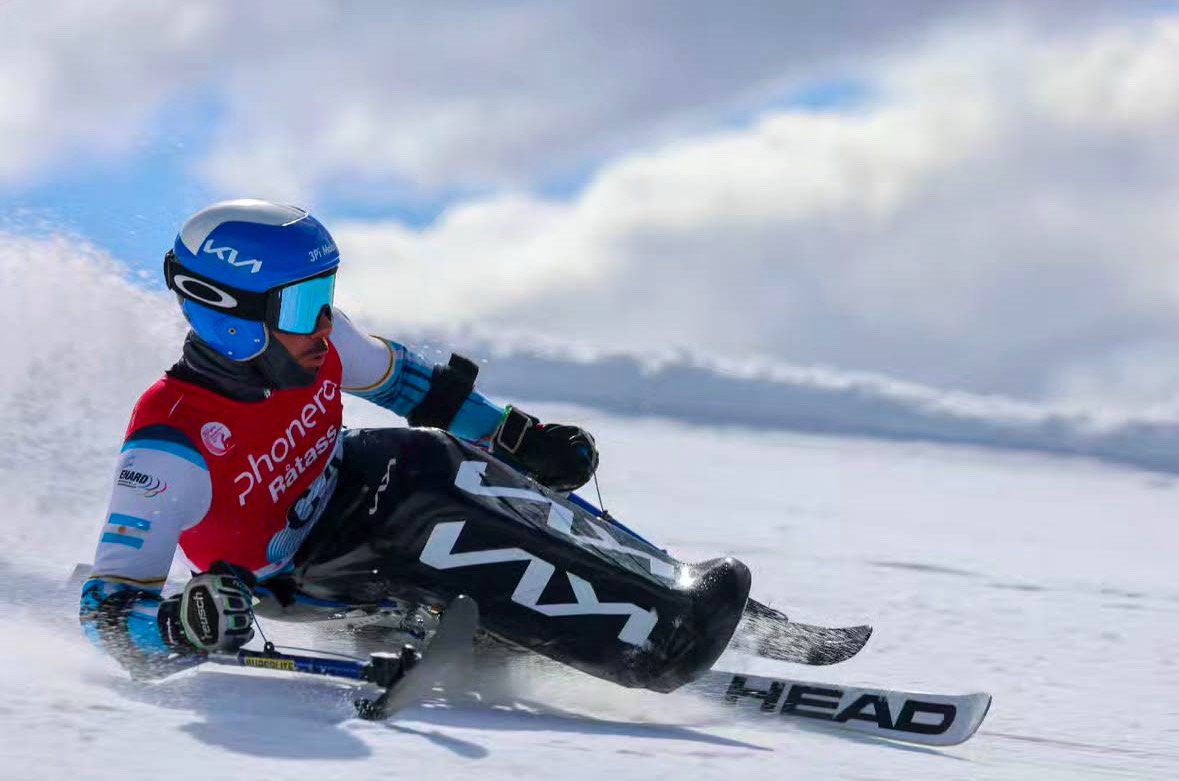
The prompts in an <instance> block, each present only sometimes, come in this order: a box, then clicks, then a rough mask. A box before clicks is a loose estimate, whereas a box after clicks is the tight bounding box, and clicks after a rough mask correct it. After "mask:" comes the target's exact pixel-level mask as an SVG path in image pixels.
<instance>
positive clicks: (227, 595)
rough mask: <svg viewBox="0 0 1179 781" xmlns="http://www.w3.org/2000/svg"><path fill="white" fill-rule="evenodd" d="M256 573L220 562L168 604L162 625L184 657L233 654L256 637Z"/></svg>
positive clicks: (163, 609)
mask: <svg viewBox="0 0 1179 781" xmlns="http://www.w3.org/2000/svg"><path fill="white" fill-rule="evenodd" d="M255 585H257V580H256V579H255V578H254V573H252V572H250V571H249V570H247V569H245V568H243V567H238V566H235V565H233V564H227V563H225V562H223V561H219V562H217V563H216V564H214V565H213V567H212V569H210V570H209V571H208V572H204V573H201V574H200V575H196V576H194V577H193V578H192V579H191V580H189V581H188V583H186V584H185V585H184V592H183V593H181V594H177V595H175V596H173V597H170V598H168V599H166V600H164V602H163V604H161V605H160V611H159V622H160V629H161V632H162V634H163V637H164V639H165V641H167V643H168V645H170V646H171V647H172V648H174V649H176V650H178V651H180V652H182V653H184V652H188V653H191V652H193V651H198V652H203V653H210V652H215V653H230V652H233V651H236V650H238V649H239V648H241V647H242V646H243V645H245V644H246V643H248V642H249V641H250V639H251V638H253V636H254V627H253V624H254V612H253V607H252V606H253V594H252V593H251V591H250V589H252V588H253V587H254V586H255Z"/></svg>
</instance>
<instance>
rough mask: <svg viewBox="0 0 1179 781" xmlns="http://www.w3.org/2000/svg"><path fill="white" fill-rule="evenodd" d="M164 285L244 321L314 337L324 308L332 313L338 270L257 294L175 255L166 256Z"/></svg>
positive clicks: (189, 298) (188, 297)
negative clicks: (198, 269)
mask: <svg viewBox="0 0 1179 781" xmlns="http://www.w3.org/2000/svg"><path fill="white" fill-rule="evenodd" d="M164 281H165V282H166V284H167V285H168V289H169V290H172V291H173V292H175V293H176V294H177V295H178V296H180V297H181V298H184V299H187V300H189V301H195V302H196V303H198V304H201V305H203V306H207V307H210V308H212V309H216V310H219V311H221V312H223V313H225V314H227V315H233V316H234V317H240V318H241V319H243V320H255V321H260V322H264V323H266V324H267V325H269V326H271V327H272V328H276V329H278V330H279V331H286V332H287V333H292V334H310V333H314V332H315V329H316V327H317V325H318V323H319V316H320V315H321V314H322V313H323V310H324V307H327V308H328V310H329V311H330V310H331V307H332V299H333V297H334V296H335V292H336V269H334V268H333V269H329V270H328V271H325V272H323V273H322V274H316V275H315V276H313V277H308V278H307V279H300V280H299V281H298V282H292V283H290V284H288V285H281V286H279V287H275V288H271V289H270V290H266V291H262V292H257V291H252V290H242V289H241V288H238V287H233V286H232V285H227V284H225V283H224V282H218V281H217V280H215V279H210V278H209V277H206V276H204V275H203V274H198V273H196V272H195V271H192V270H191V269H188V268H185V267H184V266H182V265H180V262H179V261H178V260H177V259H176V254H175V253H174V252H171V251H169V252H168V254H167V255H165V256H164Z"/></svg>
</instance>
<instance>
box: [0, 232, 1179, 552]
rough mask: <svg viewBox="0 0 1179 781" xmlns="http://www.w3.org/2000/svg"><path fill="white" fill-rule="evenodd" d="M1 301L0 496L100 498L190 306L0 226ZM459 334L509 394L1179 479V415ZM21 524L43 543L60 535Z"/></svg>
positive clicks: (102, 259) (28, 512)
mask: <svg viewBox="0 0 1179 781" xmlns="http://www.w3.org/2000/svg"><path fill="white" fill-rule="evenodd" d="M34 270H35V271H36V273H32V272H33V271H34ZM0 311H4V312H5V313H7V314H8V315H9V316H10V317H11V318H12V320H11V322H12V323H13V324H14V325H15V327H16V328H17V329H18V331H14V332H13V333H14V334H15V333H18V332H19V336H20V338H10V339H9V343H8V350H7V351H6V353H5V358H6V365H5V372H4V374H3V376H2V377H0V492H3V495H5V496H6V497H9V499H10V501H11V502H12V503H15V505H14V507H15V506H16V505H19V510H20V513H18V515H24V516H27V517H38V513H39V512H40V511H41V508H43V507H52V508H53V509H54V511H56V512H63V511H68V510H69V508H70V507H73V506H75V505H79V504H83V505H84V504H85V503H86V502H88V501H93V497H95V496H102V495H103V491H104V490H106V486H107V481H108V480H109V479H110V474H111V471H110V470H111V469H112V468H113V465H114V461H115V459H116V456H117V450H118V443H119V442H120V441H121V440H122V436H123V433H124V430H125V427H126V425H127V421H128V419H129V417H130V413H131V408H132V405H133V404H134V402H135V400H136V399H137V398H138V396H139V394H141V393H142V392H143V391H144V390H145V389H146V388H147V387H148V386H149V385H151V383H153V382H155V380H157V379H158V378H159V377H160V375H161V374H162V372H163V371H164V370H165V369H167V368H168V367H169V366H171V365H172V363H174V362H175V360H176V358H177V357H178V356H179V353H180V345H181V342H182V338H183V334H184V330H185V329H184V326H183V321H182V320H181V318H180V315H179V308H178V307H177V306H176V303H175V301H174V300H173V298H172V296H171V295H169V294H166V293H149V292H146V291H144V290H143V289H142V288H141V287H140V286H139V285H138V284H136V283H135V281H134V279H133V278H130V277H129V276H128V275H127V272H126V270H125V268H124V267H123V266H121V265H120V264H118V263H117V262H115V261H113V260H112V259H111V258H110V257H109V256H107V255H106V254H105V253H103V252H101V251H98V250H96V249H94V248H93V247H89V246H87V245H86V244H85V243H82V242H79V241H77V240H71V239H69V238H64V237H63V238H57V239H49V240H32V239H28V238H22V237H14V236H9V235H4V234H2V233H0ZM449 341H451V342H452V343H453V344H454V345H455V346H456V347H462V348H463V349H465V350H467V351H469V353H470V354H471V355H473V356H474V357H476V358H479V359H480V360H484V361H485V364H484V367H483V368H484V371H483V373H482V376H481V380H480V387H482V388H484V389H485V390H488V391H489V392H492V393H496V394H499V395H501V396H502V397H503V398H504V399H505V400H511V399H517V400H530V401H548V400H556V401H572V402H577V403H580V404H584V405H587V406H593V407H598V408H601V409H604V410H606V411H610V412H615V413H621V414H626V415H658V416H666V417H673V418H679V419H684V420H688V421H691V422H692V423H694V424H699V425H732V424H738V425H746V426H753V427H757V428H762V429H785V430H795V431H808V432H818V433H824V434H833V435H838V436H867V437H880V438H885V439H903V440H914V441H931V442H941V443H948V444H954V443H959V444H970V445H981V446H987V447H994V448H1010V449H1018V450H1028V451H1038V452H1046V453H1054V454H1069V455H1086V456H1092V457H1098V458H1103V459H1107V460H1110V461H1114V462H1118V463H1126V464H1132V465H1134V466H1142V467H1148V468H1151V469H1155V470H1159V471H1164V472H1172V473H1179V415H1177V414H1175V413H1174V411H1173V412H1172V414H1169V415H1167V414H1161V413H1160V414H1158V415H1155V416H1152V417H1146V416H1137V417H1131V418H1125V419H1120V418H1112V417H1108V416H1104V417H1100V416H1095V415H1093V414H1090V413H1085V412H1083V411H1075V410H1074V411H1067V410H1062V409H1054V408H1049V407H1044V406H1037V405H1031V404H1016V403H1012V402H1008V401H1003V400H1000V399H993V398H984V397H979V396H970V395H966V394H952V393H946V392H944V391H939V390H936V389H932V388H928V387H922V386H919V385H914V384H912V383H901V382H896V381H893V380H888V379H886V378H881V377H873V376H867V375H860V374H850V373H847V372H831V371H817V370H813V369H806V368H799V367H793V366H788V365H768V364H761V365H757V364H739V363H736V362H732V361H717V360H703V361H702V360H697V359H694V358H691V357H673V358H668V359H664V360H660V361H653V360H648V359H641V358H636V357H634V356H631V355H626V354H619V353H617V352H615V353H601V352H595V351H586V350H579V351H572V350H570V349H568V348H562V347H554V346H552V345H550V346H547V347H545V346H539V347H538V346H536V345H535V344H533V345H525V344H512V343H508V342H503V341H488V340H485V339H478V338H472V337H469V336H468V337H458V338H453V339H451V340H449ZM433 344H435V345H438V342H437V341H435V342H433ZM442 357H443V356H439V359H440V360H441V359H442ZM353 403H354V404H360V405H363V404H365V402H360V401H355V400H354V402H353ZM387 420H388V424H389V425H393V424H395V423H396V420H395V419H394V418H392V416H390V417H389V418H388V419H387ZM602 445H603V447H604V448H607V449H608V443H602ZM30 480H31V481H32V482H30ZM30 485H32V486H33V490H30V489H29V486H30ZM9 509H13V508H9ZM93 509H94V508H88V510H87V511H89V510H93ZM19 533H20V534H25V535H26V536H28V538H29V539H39V538H44V537H45V536H46V535H52V534H53V529H52V528H50V527H30V528H29V529H27V530H23V531H20V532H19Z"/></svg>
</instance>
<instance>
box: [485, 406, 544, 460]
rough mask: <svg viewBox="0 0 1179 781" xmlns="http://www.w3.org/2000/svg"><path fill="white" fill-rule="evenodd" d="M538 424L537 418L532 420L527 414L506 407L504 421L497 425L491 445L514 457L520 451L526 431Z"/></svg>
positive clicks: (511, 407)
mask: <svg viewBox="0 0 1179 781" xmlns="http://www.w3.org/2000/svg"><path fill="white" fill-rule="evenodd" d="M539 422H540V419H539V418H534V417H532V416H531V415H529V414H528V413H527V412H521V411H520V410H518V409H516V408H515V407H513V406H511V405H508V414H507V415H505V416H504V420H503V422H502V423H500V424H499V428H498V429H496V431H495V436H494V438H493V440H492V441H493V443H494V444H495V447H496V449H497V450H498V449H501V448H502V449H503V450H506V451H507V452H509V453H511V454H512V455H515V454H516V453H517V451H519V450H520V445H522V444H523V443H524V437H525V436H526V435H527V434H528V430H529V429H531V428H532V427H533V426H535V425H536V424H537V423H539Z"/></svg>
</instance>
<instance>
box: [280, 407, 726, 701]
mask: <svg viewBox="0 0 1179 781" xmlns="http://www.w3.org/2000/svg"><path fill="white" fill-rule="evenodd" d="M344 436H345V439H344V458H343V463H342V465H341V469H340V476H339V482H338V484H337V487H336V490H335V493H334V494H333V497H332V499H331V501H330V502H329V504H328V507H327V508H326V509H325V511H324V514H323V517H321V518H320V520H319V521H318V523H317V524H316V528H315V529H314V530H313V532H312V534H311V536H310V537H309V538H308V539H307V541H306V542H305V543H304V544H303V546H302V547H301V548H300V550H299V552H298V554H297V556H296V559H295V564H296V567H295V572H294V575H293V583H294V586H295V588H296V589H297V590H298V591H299V592H300V593H302V594H305V595H307V596H310V597H314V598H319V599H326V600H332V601H341V602H346V603H349V604H375V603H378V602H381V601H384V600H388V599H405V600H411V601H417V602H426V603H438V604H445V603H446V602H449V600H450V599H452V598H454V597H455V596H457V595H458V594H467V595H470V596H472V597H474V598H475V600H476V601H477V602H478V603H479V608H480V615H481V620H482V626H483V628H484V629H485V630H486V631H488V632H491V633H493V634H495V635H497V636H500V637H502V638H503V639H505V640H508V641H510V642H512V643H515V644H517V645H521V646H524V647H526V648H529V649H531V650H534V651H536V652H538V653H542V654H544V655H546V656H549V657H552V658H554V659H557V660H558V661H561V662H565V663H567V664H569V665H571V666H574V667H577V668H579V669H581V670H584V671H586V672H589V673H591V674H593V675H597V676H599V677H603V678H607V679H609V680H613V681H616V682H618V683H621V684H624V685H628V686H641V687H645V688H651V689H655V690H659V691H666V690H671V689H674V688H675V687H677V686H679V685H680V684H682V683H684V682H685V681H687V680H690V679H691V678H692V677H694V676H695V675H696V674H697V673H698V672H700V671H702V670H704V669H707V668H708V667H709V666H711V664H712V663H713V662H714V661H715V660H716V657H717V656H719V655H720V653H721V651H723V650H724V647H725V645H726V644H727V642H728V639H729V637H730V636H731V634H732V632H733V630H734V629H735V628H736V625H737V621H738V620H739V619H740V617H741V612H742V609H743V607H744V604H745V599H746V597H747V595H748V592H749V572H748V570H747V569H746V568H745V566H744V565H743V564H741V563H740V562H737V561H734V560H732V559H724V560H713V561H710V562H705V563H704V564H700V565H695V566H692V565H687V564H683V563H682V562H679V561H677V560H675V559H673V558H671V557H670V556H668V555H667V554H666V553H664V552H663V551H660V550H658V549H656V548H654V547H652V546H651V545H649V544H647V543H645V542H642V541H641V540H637V539H636V538H634V537H633V536H631V535H629V534H627V533H626V532H624V531H622V530H620V529H618V528H617V527H615V526H613V525H612V524H610V523H608V522H606V521H603V520H601V519H599V518H597V517H595V516H594V515H592V514H591V513H589V512H587V511H585V510H584V509H582V508H580V507H579V506H577V505H574V504H572V503H570V502H569V501H568V500H566V499H565V498H564V497H561V496H560V495H558V494H555V493H552V492H550V491H547V490H546V489H544V488H543V487H541V486H539V485H538V484H536V483H535V482H534V481H532V480H530V479H528V478H527V477H525V476H523V475H521V474H520V473H518V472H516V471H515V470H513V469H511V468H510V467H508V466H507V465H505V464H503V463H502V462H500V461H498V460H497V459H495V458H494V457H493V456H491V455H489V454H487V453H486V452H484V451H482V450H480V449H478V448H475V447H473V446H471V445H469V444H467V443H465V442H462V441H460V440H458V439H456V438H454V437H452V436H451V435H449V434H447V433H445V432H443V431H439V430H436V429H354V430H350V431H348V432H346V433H345V435H344ZM685 570H687V571H685ZM685 582H688V583H692V584H693V585H692V586H691V587H683V586H680V585H677V583H685Z"/></svg>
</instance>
